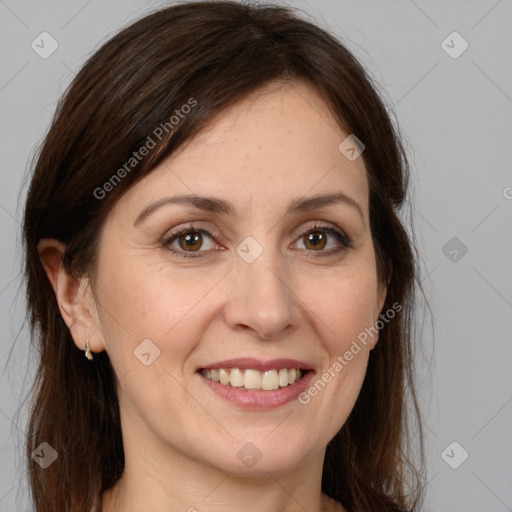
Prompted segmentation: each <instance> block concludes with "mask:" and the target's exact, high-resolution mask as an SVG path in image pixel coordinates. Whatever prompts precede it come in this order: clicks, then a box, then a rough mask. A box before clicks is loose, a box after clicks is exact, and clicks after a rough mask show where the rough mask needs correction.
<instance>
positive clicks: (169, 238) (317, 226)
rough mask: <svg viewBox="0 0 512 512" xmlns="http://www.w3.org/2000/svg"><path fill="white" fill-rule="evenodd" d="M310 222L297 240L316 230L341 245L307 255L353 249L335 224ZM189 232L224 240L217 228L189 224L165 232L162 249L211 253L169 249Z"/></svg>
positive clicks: (193, 254) (181, 255)
mask: <svg viewBox="0 0 512 512" xmlns="http://www.w3.org/2000/svg"><path fill="white" fill-rule="evenodd" d="M312 222H313V225H309V226H307V227H305V228H303V229H302V230H300V231H299V232H298V233H297V235H296V238H297V240H298V239H300V238H301V237H303V236H304V235H306V234H308V233H310V232H315V231H317V230H318V231H325V232H327V233H328V234H330V235H331V236H332V237H334V238H335V239H337V241H338V243H339V244H340V245H341V247H340V248H338V249H331V250H329V251H323V250H318V251H307V252H309V253H315V252H317V253H318V255H314V254H312V256H313V257H322V256H324V257H327V256H330V255H333V254H338V253H340V252H342V251H344V250H347V249H353V248H354V247H355V244H354V242H353V240H352V238H351V237H350V236H348V235H347V233H346V232H345V230H343V229H341V228H339V227H338V226H336V224H333V223H330V222H327V221H312ZM190 232H195V233H201V234H203V235H206V236H208V237H210V238H211V239H212V240H213V241H214V242H215V241H216V240H220V241H223V240H224V237H223V236H222V234H221V232H220V231H219V230H218V229H217V228H215V227H213V228H211V229H210V228H209V229H204V228H201V227H197V226H195V225H194V223H190V224H186V225H184V226H183V227H179V228H176V229H174V230H171V231H169V232H167V233H166V234H165V235H164V237H163V240H162V247H166V248H167V249H168V250H169V251H171V252H172V253H173V254H175V255H176V256H177V257H179V258H198V257H204V256H200V254H201V253H209V252H211V251H210V250H206V251H201V250H199V251H181V250H177V249H174V248H171V247H169V245H170V244H171V243H172V242H174V241H175V240H176V239H177V238H178V237H179V236H180V235H182V234H186V233H190ZM215 239H216V240H215ZM295 243H297V241H295V242H294V244H295ZM196 254H198V256H196Z"/></svg>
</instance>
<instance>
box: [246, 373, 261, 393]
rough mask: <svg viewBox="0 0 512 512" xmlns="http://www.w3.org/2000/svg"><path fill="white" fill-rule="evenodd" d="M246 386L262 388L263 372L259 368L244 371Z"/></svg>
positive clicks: (247, 387)
mask: <svg viewBox="0 0 512 512" xmlns="http://www.w3.org/2000/svg"><path fill="white" fill-rule="evenodd" d="M244 388H245V389H260V388H261V372H259V371H258V370H245V372H244Z"/></svg>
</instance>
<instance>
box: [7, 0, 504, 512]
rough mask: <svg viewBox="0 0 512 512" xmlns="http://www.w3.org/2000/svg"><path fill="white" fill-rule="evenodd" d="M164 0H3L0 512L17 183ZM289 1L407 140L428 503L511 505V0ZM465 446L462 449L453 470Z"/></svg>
mask: <svg viewBox="0 0 512 512" xmlns="http://www.w3.org/2000/svg"><path fill="white" fill-rule="evenodd" d="M167 3H169V2H167ZM289 3H290V2H289ZM164 4H165V2H149V1H134V0H130V1H120V0H116V1H109V2H100V1H99V0H90V1H86V0H73V1H67V2H57V1H44V2H42V1H35V0H34V1H28V0H22V1H15V0H4V1H0V41H1V62H2V66H1V70H0V112H1V117H0V119H1V137H0V148H1V156H2V158H1V165H2V171H1V173H0V228H1V233H2V246H1V247H2V249H1V251H0V315H1V317H0V318H1V322H2V324H1V325H2V326H3V329H2V340H1V344H0V363H1V371H2V372H1V374H0V379H1V385H0V440H1V445H0V454H1V458H0V460H1V464H0V511H1V512H3V511H13V510H30V509H31V508H30V504H29V501H28V499H27V485H26V481H25V476H24V469H23V465H22V464H21V463H20V457H21V450H22V447H23V433H24V427H25V421H26V412H25V408H24V407H23V406H22V402H21V400H22V398H23V397H24V396H25V394H26V392H27V389H28V386H29V385H30V382H31V378H32V375H33V371H34V361H35V357H34V354H32V355H31V354H30V353H29V350H28V329H27V326H26V324H25V322H24V320H23V315H24V298H23V287H22V282H21V278H20V260H21V247H20V235H19V228H20V219H21V216H22V209H23V199H24V197H25V191H26V187H25V186H24V185H23V177H24V175H25V172H26V170H27V168H28V166H29V163H30V158H31V157H32V156H33V154H34V150H35V147H36V144H37V143H38V142H39V141H40V140H41V138H42V137H43V136H44V133H45V131H46V130H47V128H48V125H49V122H50V119H51V116H52V114H53V112H54V109H55V106H56V101H57V99H58V98H59V97H60V95H61V94H62V93H63V91H64V88H65V87H66V86H67V84H68V83H69V82H70V80H71V79H72V78H73V76H74V74H75V73H76V71H77V70H78V69H79V67H80V66H81V64H82V63H83V62H84V60H85V58H86V57H87V56H88V55H89V54H90V53H91V52H92V51H93V49H95V48H97V47H98V45H99V44H101V43H102V42H104V41H105V40H106V39H108V38H109V37H110V36H112V35H113V34H114V33H115V32H116V31H117V30H118V29H119V28H121V27H122V26H123V25H125V24H126V23H128V22H129V21H130V20H132V19H134V18H136V17H139V16H141V15H142V14H144V13H145V12H148V11H149V10H152V9H154V8H156V7H158V6H160V5H164ZM291 4H292V5H293V6H296V7H299V8H302V9H304V10H305V11H306V12H307V13H309V15H310V16H312V19H313V20H314V21H316V22H318V23H319V24H320V25H322V26H324V27H327V28H330V29H331V30H333V31H334V32H335V33H336V34H338V35H339V36H340V37H342V38H343V40H344V41H345V42H346V44H347V45H348V47H349V48H350V49H351V50H352V51H353V52H354V53H355V54H356V55H357V56H358V57H359V59H360V60H361V61H362V63H363V65H365V66H366V67H367V69H369V71H370V73H371V74H372V76H373V77H374V79H375V80H376V81H377V82H378V83H379V84H380V85H381V88H382V92H383V94H384V96H385V97H386V99H387V101H388V102H389V103H390V105H392V109H393V110H394V112H395V113H396V116H397V119H398V122H399V124H400V127H401V130H402V132H403V134H404V136H405V140H406V144H407V149H408V152H409V156H410V159H411V164H412V170H413V181H414V183H413V185H414V196H413V201H412V202H411V204H413V205H414V206H413V207H412V211H413V214H414V219H415V228H416V232H417V237H418V244H419V249H420V252H421V254H422V260H423V261H422V275H423V277H422V278H423V284H424V285H425V287H426V291H427V296H428V300H429V302H430V304H431V306H432V310H433V316H434V318H435V326H434V328H432V327H431V326H430V318H426V327H425V331H424V340H423V350H422V351H421V352H420V353H419V356H418V357H419V362H420V366H421V368H422V372H420V377H421V382H422V383H421V390H420V395H421V406H422V409H423V412H424V415H425V419H424V426H425V431H426V436H427V438H426V452H427V459H428V460H427V463H428V468H427V469H428V479H429V486H428V494H427V502H426V505H425V507H424V511H425V512H427V511H436V512H457V511H465V512H473V511H475V512H476V511H479V512H481V511H485V512H494V511H495V512H502V511H503V512H505V511H507V510H512V440H511V436H510V433H511V432H512V429H511V425H512V403H511V402H512V377H511V368H512V343H511V341H512V340H511V338H512V336H511V333H512V322H511V318H512V272H511V270H510V262H511V261H512V258H511V255H512V223H511V220H512V172H511V170H512V167H511V156H510V155H511V152H510V144H511V135H512V130H511V128H512V126H511V124H512V69H511V67H512V65H511V63H512V58H511V57H512V56H511V48H512V1H511V0H500V1H496V0H485V1H484V0H481V1H450V2H446V1H441V0H436V1H428V2H427V1H420V0H415V1H412V0H393V1H386V2H382V1H378V0H373V1H356V0H348V1H343V0H308V1H306V0H304V1H297V2H291ZM43 31H46V32H49V33H50V34H51V35H52V37H53V38H54V39H55V40H56V41H57V42H58V45H59V46H58V48H57V50H56V51H55V52H54V53H53V54H52V55H51V56H50V57H49V58H47V59H43V58H41V57H40V56H39V55H38V54H37V53H36V52H35V51H34V50H33V49H32V48H31V43H32V41H33V40H35V39H36V37H37V36H38V35H39V34H40V33H41V32H43ZM454 31H457V32H458V33H459V34H460V35H461V36H462V37H463V38H464V40H466V41H467V43H468V44H469V47H468V48H467V50H466V51H465V52H464V53H462V54H461V55H460V56H458V57H457V58H452V56H450V55H449V54H448V53H447V52H446V51H445V49H443V47H444V48H446V50H448V51H450V52H452V54H453V52H458V51H460V49H462V46H461V43H462V41H461V40H459V39H457V38H456V37H455V39H454V38H453V36H450V37H449V38H448V39H447V41H446V43H445V44H444V45H443V46H442V42H443V41H444V40H445V39H446V38H447V36H449V34H451V33H452V32H454ZM446 45H448V46H451V47H452V48H449V47H446ZM453 237H456V240H452V241H451V242H449V241H450V240H451V239H452V238H453ZM448 242H449V243H448ZM447 243H448V245H447V246H446V244H447ZM464 247H465V248H466V249H467V253H465V254H464V250H465V249H464ZM454 251H455V252H454ZM433 340H435V341H433ZM8 358H9V359H8ZM454 441H455V442H456V443H458V444H457V445H455V446H454V445H452V446H449V445H450V444H451V443H452V442H454ZM447 447H449V448H448V450H446V451H445V449H446V448H447ZM462 450H465V451H467V452H468V454H469V456H468V458H467V460H465V461H464V462H463V463H462V464H460V462H461V461H462V458H461V456H462V454H463V453H464V452H463V451H462ZM443 453H444V456H442V454H443ZM447 462H450V464H451V465H452V466H456V465H458V464H460V465H459V466H458V467H457V469H453V468H452V467H450V465H449V464H448V463H447Z"/></svg>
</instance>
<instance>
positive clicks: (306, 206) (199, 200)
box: [133, 192, 364, 226]
mask: <svg viewBox="0 0 512 512" xmlns="http://www.w3.org/2000/svg"><path fill="white" fill-rule="evenodd" d="M170 204H179V205H184V206H192V207H193V208H196V209H198V210H201V211H205V212H211V213H216V214H220V213H223V214H226V215H235V214H236V210H235V207H234V206H233V204H232V203H230V202H229V201H225V200H224V199H219V198H216V197H205V196H198V195H196V194H184V195H178V196H172V197H163V198H162V199H158V200H157V201H155V202H153V203H151V204H149V205H148V206H146V207H145V208H144V209H143V210H142V211H141V212H140V213H139V215H138V216H137V219H136V220H135V222H134V224H133V225H134V226H137V225H138V224H140V223H141V222H142V221H143V220H144V219H145V218H147V217H148V216H149V215H150V214H152V213H153V212H154V211H156V210H157V209H159V208H161V207H162V206H164V205H170ZM334 204H346V205H348V206H351V207H352V208H354V209H355V210H357V212H358V213H359V216H360V217H361V219H362V221H363V223H364V214H363V210H362V208H361V206H360V205H359V203H358V202H357V201H355V200H354V199H352V198H351V197H349V196H347V195H346V194H344V193H343V192H337V193H333V194H322V195H316V196H312V197H307V198H303V197H300V198H298V199H295V200H293V201H291V203H290V204H289V206H288V210H287V212H286V213H287V214H293V213H301V212H309V211H311V210H315V209H318V208H322V207H325V206H331V205H334Z"/></svg>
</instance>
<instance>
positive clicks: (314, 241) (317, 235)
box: [304, 231, 327, 250]
mask: <svg viewBox="0 0 512 512" xmlns="http://www.w3.org/2000/svg"><path fill="white" fill-rule="evenodd" d="M304 239H305V240H306V242H305V244H304V245H305V246H306V249H313V250H322V249H323V248H324V247H325V246H326V244H327V236H326V235H325V233H322V232H321V231H312V232H310V233H309V234H307V235H304Z"/></svg>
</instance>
